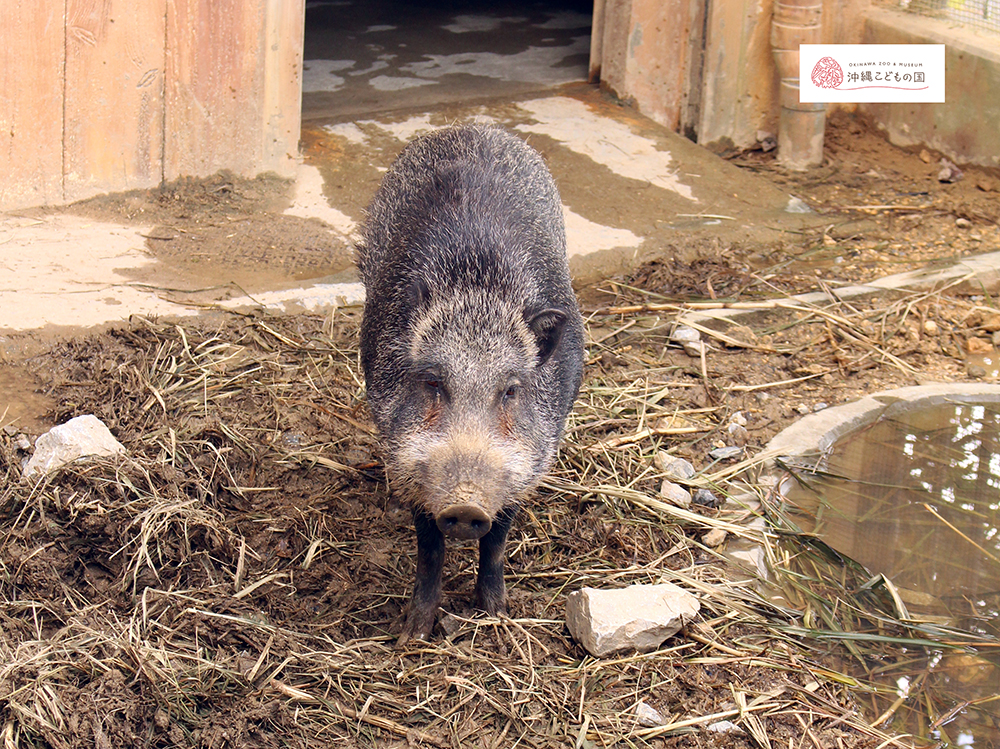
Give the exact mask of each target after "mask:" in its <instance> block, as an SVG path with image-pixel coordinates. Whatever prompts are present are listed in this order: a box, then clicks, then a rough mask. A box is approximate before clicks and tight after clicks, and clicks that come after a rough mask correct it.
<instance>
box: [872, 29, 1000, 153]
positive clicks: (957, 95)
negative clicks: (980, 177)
mask: <svg viewBox="0 0 1000 749" xmlns="http://www.w3.org/2000/svg"><path fill="white" fill-rule="evenodd" d="M862 43H864V44H875V43H878V44H944V45H945V102H944V104H861V105H859V109H860V110H861V111H862V112H865V113H866V114H868V115H869V116H870V117H871V118H872V119H873V120H874V121H875V123H876V124H877V125H878V126H879V127H881V128H884V129H885V132H886V134H887V136H888V138H889V140H890V142H892V143H894V144H896V145H898V146H927V147H929V148H933V149H935V150H937V151H940V152H941V153H943V154H945V155H946V156H947V157H948V158H950V159H951V160H952V161H955V162H957V163H960V164H978V165H981V166H991V167H1000V51H998V50H1000V36H995V35H992V36H991V35H988V34H986V33H976V32H973V31H969V30H963V29H962V28H961V27H959V26H957V25H955V24H945V23H944V22H942V21H939V20H936V19H931V18H922V17H920V16H915V15H913V14H910V13H900V12H897V11H892V10H881V9H872V10H870V11H869V12H868V14H867V15H866V18H865V25H864V35H863V38H862Z"/></svg>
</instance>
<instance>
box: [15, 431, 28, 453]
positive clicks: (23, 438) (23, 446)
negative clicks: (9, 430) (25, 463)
mask: <svg viewBox="0 0 1000 749" xmlns="http://www.w3.org/2000/svg"><path fill="white" fill-rule="evenodd" d="M14 446H15V447H17V449H18V450H23V451H24V452H27V451H28V450H30V449H31V440H29V439H28V435H26V434H18V435H17V436H16V437H15V438H14Z"/></svg>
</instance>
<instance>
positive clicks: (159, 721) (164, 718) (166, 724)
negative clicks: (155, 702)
mask: <svg viewBox="0 0 1000 749" xmlns="http://www.w3.org/2000/svg"><path fill="white" fill-rule="evenodd" d="M153 723H154V724H155V725H156V727H157V728H159V729H160V730H161V731H166V730H167V729H168V728H170V714H169V713H168V712H167V711H166V710H164V709H163V708H162V707H159V708H157V709H156V712H155V713H153Z"/></svg>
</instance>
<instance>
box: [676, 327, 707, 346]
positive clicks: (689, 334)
mask: <svg viewBox="0 0 1000 749" xmlns="http://www.w3.org/2000/svg"><path fill="white" fill-rule="evenodd" d="M670 340H671V341H674V342H676V343H688V342H692V341H700V340H701V333H699V332H698V331H697V330H695V329H694V328H692V327H691V326H690V325H678V326H677V327H676V328H674V332H673V333H671V334H670Z"/></svg>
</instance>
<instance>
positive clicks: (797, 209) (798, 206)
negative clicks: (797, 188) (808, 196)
mask: <svg viewBox="0 0 1000 749" xmlns="http://www.w3.org/2000/svg"><path fill="white" fill-rule="evenodd" d="M812 212H813V209H812V208H810V207H809V204H808V203H806V202H805V201H804V200H802V198H797V197H795V196H794V195H790V196H789V198H788V205H786V206H785V213H812Z"/></svg>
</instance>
